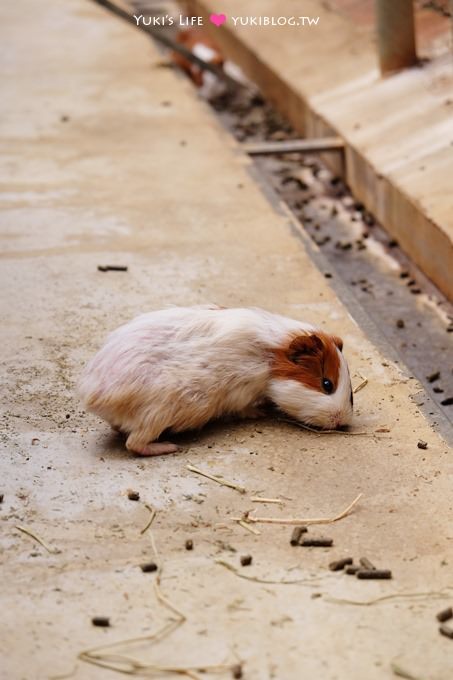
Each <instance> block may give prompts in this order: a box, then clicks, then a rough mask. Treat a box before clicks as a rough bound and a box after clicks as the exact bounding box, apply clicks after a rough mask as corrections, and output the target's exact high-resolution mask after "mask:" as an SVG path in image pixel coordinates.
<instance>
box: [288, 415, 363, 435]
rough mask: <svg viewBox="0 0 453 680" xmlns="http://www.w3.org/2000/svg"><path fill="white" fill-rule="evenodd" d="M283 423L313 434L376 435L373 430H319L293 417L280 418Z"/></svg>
mask: <svg viewBox="0 0 453 680" xmlns="http://www.w3.org/2000/svg"><path fill="white" fill-rule="evenodd" d="M278 420H280V421H281V422H283V423H290V424H291V425H295V426H296V427H299V428H300V429H301V430H307V432H313V434H316V435H318V437H322V436H323V435H324V434H341V435H344V436H346V437H375V435H374V434H373V433H372V432H348V431H347V430H317V429H316V428H315V427H310V425H304V423H301V422H299V421H298V420H292V419H291V418H278Z"/></svg>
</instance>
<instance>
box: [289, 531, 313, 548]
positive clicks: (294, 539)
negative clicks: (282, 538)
mask: <svg viewBox="0 0 453 680" xmlns="http://www.w3.org/2000/svg"><path fill="white" fill-rule="evenodd" d="M307 531H308V529H307V527H302V526H301V527H294V529H293V533H292V534H291V539H290V541H289V542H290V543H291V545H299V543H300V539H301V538H302V534H305V533H306V532H307Z"/></svg>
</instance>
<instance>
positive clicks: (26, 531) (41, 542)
mask: <svg viewBox="0 0 453 680" xmlns="http://www.w3.org/2000/svg"><path fill="white" fill-rule="evenodd" d="M14 528H15V529H17V530H18V531H21V532H22V533H23V534H27V536H30V538H33V539H34V540H35V541H37V542H38V543H39V545H42V547H43V548H45V549H46V550H47V552H49V553H50V554H51V555H60V554H61V550H59V549H58V548H51V547H50V546H48V545H47V543H46V542H45V541H44V540H43V539H42V538H40V537H39V536H38V535H37V534H35V533H34V532H33V531H32V530H31V529H27V527H23V526H21V525H20V524H16V526H15V527H14Z"/></svg>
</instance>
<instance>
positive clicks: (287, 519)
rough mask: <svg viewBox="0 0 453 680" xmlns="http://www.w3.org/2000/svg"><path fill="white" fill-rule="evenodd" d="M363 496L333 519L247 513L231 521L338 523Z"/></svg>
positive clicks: (306, 523)
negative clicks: (254, 515) (261, 515)
mask: <svg viewBox="0 0 453 680" xmlns="http://www.w3.org/2000/svg"><path fill="white" fill-rule="evenodd" d="M362 496H363V494H361V493H359V495H358V496H357V498H355V499H354V500H353V501H352V503H350V505H348V507H347V508H346V509H345V510H343V512H340V514H339V515H336V516H335V517H330V518H326V517H324V518H316V519H299V518H297V519H296V518H294V517H283V518H281V517H253V515H250V514H249V513H248V512H247V513H246V514H245V515H244V516H243V517H233V518H232V520H233V521H235V522H239V521H240V520H242V521H243V522H253V523H254V524H256V523H261V524H286V525H298V524H302V525H305V526H306V525H308V524H332V523H333V522H338V521H339V520H340V519H343V518H344V517H346V516H347V515H349V513H350V512H351V510H352V508H353V507H354V506H355V505H356V504H357V503H358V502H359V500H360V499H361V498H362Z"/></svg>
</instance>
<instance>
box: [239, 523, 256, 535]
mask: <svg viewBox="0 0 453 680" xmlns="http://www.w3.org/2000/svg"><path fill="white" fill-rule="evenodd" d="M238 524H239V526H241V527H242V528H243V529H247V531H250V533H251V534H255V536H261V531H260V530H259V529H257V528H256V527H251V526H249V525H248V524H247V522H246V521H244V520H243V519H239V520H238Z"/></svg>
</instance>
